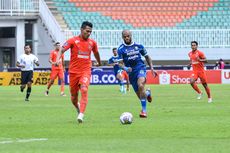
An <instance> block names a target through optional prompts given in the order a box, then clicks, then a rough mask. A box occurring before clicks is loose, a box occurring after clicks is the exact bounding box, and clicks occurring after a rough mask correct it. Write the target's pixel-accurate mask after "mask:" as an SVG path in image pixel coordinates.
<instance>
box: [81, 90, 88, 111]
mask: <svg viewBox="0 0 230 153" xmlns="http://www.w3.org/2000/svg"><path fill="white" fill-rule="evenodd" d="M80 91H81V100H80V113H84V112H85V109H86V106H87V104H88V87H81V89H80Z"/></svg>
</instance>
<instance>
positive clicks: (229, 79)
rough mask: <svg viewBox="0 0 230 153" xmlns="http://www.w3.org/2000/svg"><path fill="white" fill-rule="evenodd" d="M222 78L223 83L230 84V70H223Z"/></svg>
mask: <svg viewBox="0 0 230 153" xmlns="http://www.w3.org/2000/svg"><path fill="white" fill-rule="evenodd" d="M221 79H222V83H228V84H230V70H222V71H221Z"/></svg>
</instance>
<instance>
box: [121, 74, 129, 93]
mask: <svg viewBox="0 0 230 153" xmlns="http://www.w3.org/2000/svg"><path fill="white" fill-rule="evenodd" d="M122 75H123V78H124V79H125V80H126V90H127V91H129V84H130V82H129V75H128V73H127V72H126V71H122Z"/></svg>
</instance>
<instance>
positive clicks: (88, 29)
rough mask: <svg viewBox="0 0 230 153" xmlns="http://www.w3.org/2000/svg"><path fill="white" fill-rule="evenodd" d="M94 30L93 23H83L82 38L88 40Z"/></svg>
mask: <svg viewBox="0 0 230 153" xmlns="http://www.w3.org/2000/svg"><path fill="white" fill-rule="evenodd" d="M92 29H93V24H92V23H91V22H88V21H84V22H82V25H81V37H82V38H83V39H85V40H87V39H88V38H89V36H90V35H91V33H92Z"/></svg>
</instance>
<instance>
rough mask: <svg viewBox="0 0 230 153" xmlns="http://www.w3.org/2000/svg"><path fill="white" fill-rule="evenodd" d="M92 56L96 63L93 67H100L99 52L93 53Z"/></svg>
mask: <svg viewBox="0 0 230 153" xmlns="http://www.w3.org/2000/svg"><path fill="white" fill-rule="evenodd" d="M93 54H94V57H95V59H96V61H97V63H96V64H95V66H101V58H100V54H99V52H94V53H93Z"/></svg>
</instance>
